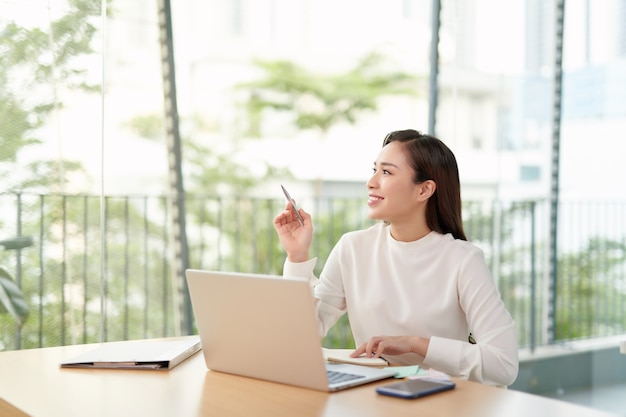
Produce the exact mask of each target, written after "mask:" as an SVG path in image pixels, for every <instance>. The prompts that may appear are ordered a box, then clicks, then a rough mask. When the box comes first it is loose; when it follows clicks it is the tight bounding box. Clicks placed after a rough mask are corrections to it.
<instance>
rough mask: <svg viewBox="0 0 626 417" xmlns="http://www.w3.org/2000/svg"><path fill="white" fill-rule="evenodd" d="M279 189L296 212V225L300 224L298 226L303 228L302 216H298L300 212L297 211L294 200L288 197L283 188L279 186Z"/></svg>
mask: <svg viewBox="0 0 626 417" xmlns="http://www.w3.org/2000/svg"><path fill="white" fill-rule="evenodd" d="M280 188H282V189H283V193H285V197H287V200H288V201H289V202H290V203H291V206H292V207H293V210H294V211H295V212H296V217H297V218H298V223H300V226H302V227H304V219H303V218H302V216H301V215H300V212H299V211H298V206H296V202H295V200H294V199H293V198H291V196H290V195H289V193H288V192H287V190H286V189H285V187H283V186H282V185H281V186H280Z"/></svg>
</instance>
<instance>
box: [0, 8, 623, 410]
mask: <svg viewBox="0 0 626 417" xmlns="http://www.w3.org/2000/svg"><path fill="white" fill-rule="evenodd" d="M0 11H1V12H0V350H13V349H28V348H35V347H47V346H58V345H66V344H76V343H91V342H97V341H112V340H124V339H137V338H148V337H160V336H173V335H179V334H191V333H194V332H195V323H194V319H193V314H192V313H191V307H190V305H189V300H188V294H187V289H186V286H185V281H184V275H183V271H184V269H185V268H188V267H192V268H202V269H220V270H230V271H244V272H259V273H270V274H280V273H281V272H282V265H283V261H284V253H283V252H282V249H281V247H280V245H279V243H278V240H277V238H276V236H275V232H274V229H273V227H272V219H273V217H274V216H275V214H276V213H277V212H278V211H280V210H281V209H282V207H283V206H284V205H285V200H284V197H283V195H282V192H281V190H280V184H284V185H285V186H286V187H287V188H288V189H289V190H290V192H291V194H292V195H293V196H294V197H295V199H296V200H297V201H298V203H299V205H300V206H302V207H304V208H305V209H306V210H307V211H309V212H311V213H312V214H313V216H314V221H315V233H316V234H315V239H314V246H315V249H314V250H315V252H316V254H317V256H318V257H319V261H318V266H317V268H318V272H319V270H321V267H322V266H323V263H324V260H325V259H326V256H327V255H328V252H329V251H330V249H331V248H332V246H333V245H334V244H335V242H336V241H337V240H338V238H339V237H340V236H341V234H342V233H344V232H346V231H349V230H353V229H356V228H363V227H367V226H369V225H370V224H371V221H370V220H368V219H367V216H366V208H367V206H366V200H367V193H366V187H365V182H366V181H367V179H368V177H369V175H370V173H371V167H372V163H373V161H374V160H375V158H376V155H377V154H378V151H379V149H380V146H381V143H382V140H383V138H384V136H385V135H386V134H387V133H389V132H390V131H393V130H399V129H408V128H412V129H417V130H420V131H422V132H424V133H430V134H434V135H436V136H438V137H439V138H441V139H442V140H443V141H444V142H446V144H448V146H449V147H450V148H451V149H452V150H453V152H454V153H455V155H456V157H457V161H458V164H459V169H460V175H461V182H462V197H463V215H464V221H465V228H466V232H467V234H468V237H469V239H470V240H471V241H472V242H473V243H475V244H476V245H478V246H479V247H481V249H483V250H484V252H485V255H486V257H487V260H488V263H489V265H490V267H491V270H492V272H493V275H494V279H495V280H496V282H497V284H498V287H499V289H500V292H501V294H502V298H503V299H504V301H505V303H506V305H507V307H508V308H509V310H510V311H511V313H512V315H513V316H514V318H515V320H516V322H517V325H518V336H519V341H520V347H521V352H520V355H521V361H522V362H521V365H520V375H519V378H518V380H517V381H516V383H515V384H514V385H513V386H512V387H511V389H518V390H522V391H528V392H534V393H537V394H540V395H545V396H551V397H556V398H560V399H563V400H566V401H573V402H577V403H581V404H584V405H588V406H591V407H596V408H601V409H606V410H608V411H613V412H617V413H618V414H621V415H626V406H625V405H623V404H622V403H623V401H620V396H621V395H623V393H624V392H625V391H624V390H625V389H626V356H624V355H620V353H619V340H621V339H626V307H625V306H626V304H625V301H626V252H625V251H626V221H625V219H626V187H624V186H623V181H624V178H626V164H625V163H624V162H623V159H624V155H625V154H626V153H625V150H626V137H625V136H624V132H625V131H626V1H624V0H598V1H593V2H592V1H591V0H575V1H574V0H571V1H567V2H566V1H564V0H548V1H544V0H509V1H507V2H502V1H496V0H441V1H437V0H386V1H384V2H383V1H375V0H365V1H364V0H360V1H358V0H333V1H330V0H316V1H313V0H187V1H182V2H172V3H171V4H170V2H169V1H167V0H156V1H149V0H134V1H132V2H128V1H121V0H108V1H107V2H104V1H103V0H0ZM225 320H227V318H225ZM352 343H353V342H352V338H351V335H350V332H349V327H348V322H347V318H345V319H342V321H341V322H340V323H339V324H338V325H337V326H335V328H334V329H333V331H332V332H331V334H329V335H328V336H327V337H326V338H325V339H324V344H325V345H326V346H332V347H351V346H352Z"/></svg>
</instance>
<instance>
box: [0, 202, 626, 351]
mask: <svg viewBox="0 0 626 417" xmlns="http://www.w3.org/2000/svg"><path fill="white" fill-rule="evenodd" d="M103 203H104V207H103V210H101V205H102V204H103ZM300 203H302V204H303V205H304V206H306V207H308V208H309V210H310V211H311V212H312V213H313V214H314V216H315V217H314V219H315V233H316V234H315V238H314V248H313V252H314V253H315V254H316V255H317V256H318V258H319V261H318V266H317V271H316V272H318V273H319V271H320V269H321V266H323V264H324V261H325V259H326V257H327V255H328V253H329V251H330V250H331V248H332V247H333V245H334V244H335V242H336V241H337V240H338V239H339V237H340V236H341V234H342V233H344V232H345V231H348V230H354V229H357V228H363V227H367V226H368V225H370V224H372V222H371V221H370V220H369V219H367V216H366V212H365V207H364V204H363V201H362V200H360V199H359V200H354V199H351V200H348V199H316V200H309V201H306V200H304V199H303V200H301V201H300ZM283 206H284V202H283V200H282V199H280V200H278V199H277V200H272V199H257V198H244V197H223V196H221V197H217V196H198V195H194V196H188V197H187V201H186V207H187V236H188V245H189V256H190V266H191V267H193V268H201V269H219V270H225V271H243V272H259V273H269V274H280V273H281V270H282V265H283V261H284V253H283V251H282V249H281V247H280V244H279V242H278V239H277V237H276V233H275V231H274V229H273V226H272V219H273V217H274V216H275V214H276V213H277V212H278V211H279V210H280V209H281V208H282V207H283ZM548 210H549V207H548V203H547V202H546V201H529V202H513V203H504V202H473V201H472V202H466V203H465V204H464V221H465V228H466V233H467V235H468V237H469V239H470V240H471V241H472V242H473V243H475V244H476V245H477V246H479V247H480V248H482V249H483V251H484V252H485V256H486V259H487V261H488V263H489V266H490V268H491V270H492V272H493V275H494V279H495V280H496V283H497V285H498V287H499V289H500V292H501V294H502V298H503V300H504V302H505V304H506V306H507V307H508V309H509V311H510V312H511V314H512V315H513V317H514V318H515V320H516V322H517V329H518V336H519V341H520V346H522V347H527V348H531V349H532V348H534V347H535V346H539V345H546V344H550V343H554V341H566V340H572V339H584V338H595V337H603V336H611V335H617V334H622V333H625V332H626V309H625V308H624V306H625V305H626V224H625V219H624V217H625V216H624V213H626V202H621V203H615V202H611V203H608V202H607V203H599V202H563V203H561V205H560V212H559V219H560V222H559V244H558V248H559V252H558V268H557V271H558V272H557V277H556V285H555V286H554V285H550V282H551V276H550V269H551V268H549V267H548V256H547V252H548V251H547V248H548V246H549V245H548V229H549V227H548ZM0 214H1V216H0V219H1V220H0V240H2V239H4V238H6V237H10V236H27V237H31V238H33V240H34V243H35V244H34V245H32V246H30V247H26V248H22V249H15V250H0V265H1V266H3V267H5V268H6V269H7V270H9V271H10V272H11V273H12V274H14V275H15V279H16V282H17V284H18V285H19V287H20V288H21V290H22V292H23V293H24V295H25V297H26V299H27V301H28V304H29V307H30V315H29V317H28V319H27V320H26V322H25V323H24V325H23V326H21V327H18V326H17V325H16V324H15V321H14V320H13V319H12V317H11V316H10V315H9V314H6V313H2V312H0V350H9V349H23V348H34V347H46V346H57V345H65V344H73V343H90V342H97V341H100V340H106V341H108V340H122V339H133V338H146V337H160V336H171V335H176V334H179V333H180V331H181V329H180V328H179V323H180V318H179V314H180V311H183V306H182V305H181V304H182V303H184V297H181V294H179V291H178V288H180V286H179V285H178V284H179V283H180V280H181V279H182V277H174V276H173V270H174V268H173V266H172V265H173V263H172V256H173V255H172V252H173V251H172V247H173V245H172V242H171V239H172V233H171V226H170V223H169V218H170V213H169V212H168V204H167V197H165V196H147V195H146V196H144V195H132V196H106V197H104V198H101V197H99V196H92V195H50V194H47V195H39V194H26V193H11V194H7V193H5V194H0ZM550 291H554V299H555V300H556V303H552V302H551V300H552V297H551V296H550ZM324 343H325V345H327V346H350V345H351V343H352V340H351V335H350V332H349V327H348V326H347V321H346V319H344V320H342V321H341V322H340V325H338V326H335V328H333V329H332V331H331V333H330V334H329V335H328V336H327V338H326V339H325V341H324Z"/></svg>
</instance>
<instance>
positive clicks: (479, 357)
mask: <svg viewBox="0 0 626 417" xmlns="http://www.w3.org/2000/svg"><path fill="white" fill-rule="evenodd" d="M367 189H368V192H369V199H368V202H367V204H368V207H369V217H370V218H372V219H377V220H383V221H382V222H380V223H377V224H376V225H374V226H372V227H370V228H368V229H365V230H359V231H354V232H349V233H346V234H345V235H343V236H342V237H341V239H340V240H339V242H338V243H337V245H336V246H335V247H334V248H333V250H332V251H331V253H330V255H329V257H328V260H327V261H326V264H325V266H324V269H323V271H322V273H321V277H320V279H319V280H318V279H317V278H316V277H314V276H313V268H314V266H315V262H316V258H313V259H310V258H309V249H310V247H311V241H312V237H313V225H312V221H311V216H310V215H309V214H308V213H307V212H306V211H304V210H303V209H300V214H301V216H302V218H303V219H304V224H303V226H300V224H299V222H298V220H297V218H296V215H295V212H294V210H293V207H292V206H291V204H289V203H288V204H287V207H286V208H285V210H284V211H283V212H281V213H280V214H278V215H277V216H276V218H275V219H274V227H275V229H276V231H277V233H278V236H279V238H280V241H281V243H282V245H283V247H284V248H285V250H286V252H287V259H286V261H285V266H284V270H283V275H284V276H296V277H308V278H309V280H310V282H311V285H312V286H314V293H315V297H316V302H317V312H318V318H319V324H320V334H321V335H325V334H326V332H327V331H328V329H329V328H330V327H331V326H333V325H334V324H335V323H336V321H337V320H338V319H339V317H341V316H342V315H343V314H344V313H346V312H347V313H348V314H349V317H350V326H351V329H352V334H353V336H354V339H355V343H356V346H357V349H356V350H355V352H354V353H353V356H360V355H363V354H364V355H367V356H370V357H371V356H376V357H378V356H383V357H385V358H386V359H387V360H389V361H390V362H392V363H394V364H401V365H409V364H417V365H420V366H422V367H427V368H433V369H436V370H439V371H441V372H445V373H447V374H449V375H452V376H455V377H460V378H465V379H469V380H473V381H478V382H482V383H485V384H491V385H510V384H511V383H513V382H514V381H515V378H516V377H517V372H518V363H519V362H518V346H517V336H516V330H515V322H514V321H513V319H512V318H511V315H510V314H509V313H508V311H507V310H506V308H505V306H504V303H503V302H502V299H501V297H500V294H499V292H498V290H497V288H496V286H495V283H494V280H493V278H492V276H491V273H490V271H489V269H488V267H487V265H486V263H485V260H484V256H483V253H482V251H481V250H480V249H478V248H477V247H475V246H474V245H472V244H471V243H469V242H467V240H466V237H465V233H464V231H463V224H462V220H461V191H460V183H459V173H458V168H457V164H456V159H455V157H454V154H453V153H452V152H451V151H450V149H449V148H448V147H447V146H446V145H445V144H444V143H443V142H441V141H440V140H439V139H437V138H435V137H432V136H428V135H423V134H421V133H420V132H418V131H415V130H401V131H396V132H391V133H390V134H388V135H387V137H385V139H384V141H383V148H382V150H381V151H380V153H379V155H378V158H377V159H376V161H375V163H374V170H373V174H372V176H371V178H370V179H369V181H368V182H367Z"/></svg>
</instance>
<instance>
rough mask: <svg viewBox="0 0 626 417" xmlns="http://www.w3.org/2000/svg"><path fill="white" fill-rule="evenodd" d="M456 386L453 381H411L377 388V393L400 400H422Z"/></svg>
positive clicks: (425, 379) (423, 379)
mask: <svg viewBox="0 0 626 417" xmlns="http://www.w3.org/2000/svg"><path fill="white" fill-rule="evenodd" d="M455 386H456V384H455V383H454V382H453V381H446V380H442V379H428V378H419V379H409V380H406V381H402V382H396V383H393V384H389V385H383V386H381V387H378V388H376V392H377V393H379V394H382V395H390V396H392V397H398V398H408V399H410V398H420V397H425V396H427V395H431V394H434V393H436V392H442V391H448V390H451V389H453V388H454V387H455Z"/></svg>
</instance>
